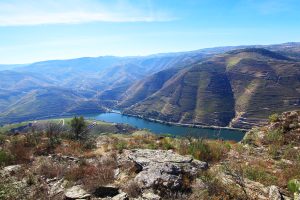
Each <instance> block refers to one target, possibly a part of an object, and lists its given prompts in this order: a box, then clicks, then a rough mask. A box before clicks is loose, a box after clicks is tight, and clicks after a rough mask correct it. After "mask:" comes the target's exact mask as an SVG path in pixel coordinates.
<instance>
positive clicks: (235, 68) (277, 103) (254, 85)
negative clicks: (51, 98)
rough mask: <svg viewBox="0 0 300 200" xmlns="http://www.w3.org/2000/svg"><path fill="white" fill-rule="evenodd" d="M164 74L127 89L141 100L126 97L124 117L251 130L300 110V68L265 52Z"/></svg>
mask: <svg viewBox="0 0 300 200" xmlns="http://www.w3.org/2000/svg"><path fill="white" fill-rule="evenodd" d="M160 73H163V74H164V76H160V74H155V75H153V76H151V77H148V79H146V80H144V81H142V82H139V83H138V85H137V87H132V88H130V89H129V90H127V92H126V93H127V94H134V95H129V96H131V97H141V98H134V101H132V99H130V98H124V99H123V101H122V103H121V104H120V106H121V107H126V106H127V108H126V109H125V113H130V114H138V115H142V116H145V117H151V118H157V119H161V120H165V121H171V122H180V123H193V124H203V125H217V126H228V125H230V126H233V127H239V128H250V127H251V126H252V125H254V124H257V123H258V122H263V121H264V120H263V119H264V118H266V117H267V116H268V115H270V114H272V113H274V112H281V111H283V110H291V109H295V108H297V107H299V105H300V63H299V62H297V61H295V60H293V59H290V58H288V57H285V56H283V55H281V54H278V53H275V52H271V51H268V50H265V49H243V50H235V51H232V52H229V53H226V54H222V55H219V56H215V57H213V58H211V59H209V60H207V61H203V62H201V63H196V64H193V65H192V66H189V67H186V68H184V69H181V70H178V71H177V72H176V73H174V71H172V72H169V71H164V72H160ZM157 77H162V78H159V79H157ZM169 77H170V78H169ZM158 80H159V81H158ZM136 88H138V89H136ZM149 88H151V89H149Z"/></svg>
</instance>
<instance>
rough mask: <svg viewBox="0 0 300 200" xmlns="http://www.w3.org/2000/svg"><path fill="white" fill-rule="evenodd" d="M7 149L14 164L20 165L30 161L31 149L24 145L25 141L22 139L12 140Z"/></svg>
mask: <svg viewBox="0 0 300 200" xmlns="http://www.w3.org/2000/svg"><path fill="white" fill-rule="evenodd" d="M8 149H9V151H10V152H11V154H12V156H13V157H14V160H15V162H16V163H18V164H22V163H29V162H30V161H31V158H32V155H33V149H32V147H28V145H26V141H25V140H24V139H23V138H21V139H15V140H13V141H12V142H11V145H10V146H9V148H8Z"/></svg>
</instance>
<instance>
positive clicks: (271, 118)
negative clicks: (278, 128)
mask: <svg viewBox="0 0 300 200" xmlns="http://www.w3.org/2000/svg"><path fill="white" fill-rule="evenodd" d="M278 120H279V115H278V114H277V113H275V114H273V115H270V116H269V121H270V122H278Z"/></svg>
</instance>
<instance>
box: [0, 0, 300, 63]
mask: <svg viewBox="0 0 300 200" xmlns="http://www.w3.org/2000/svg"><path fill="white" fill-rule="evenodd" d="M299 10H300V1H299V0H0V63H1V64H17V63H32V62H36V61H41V60H50V59H68V58H76V57H96V56H104V55H115V56H138V55H148V54H155V53H166V52H179V51H190V50H196V49H202V48H208V47H216V46H234V45H251V44H278V43H284V42H300V12H299Z"/></svg>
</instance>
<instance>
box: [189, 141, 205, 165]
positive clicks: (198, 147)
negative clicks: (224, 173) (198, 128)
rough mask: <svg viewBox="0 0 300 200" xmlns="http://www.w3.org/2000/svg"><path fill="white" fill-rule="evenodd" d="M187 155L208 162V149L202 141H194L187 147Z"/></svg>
mask: <svg viewBox="0 0 300 200" xmlns="http://www.w3.org/2000/svg"><path fill="white" fill-rule="evenodd" d="M188 153H189V154H190V155H192V156H193V157H194V158H195V159H198V160H204V161H209V160H210V149H209V146H208V145H207V143H206V142H205V141H204V140H203V139H194V140H193V141H192V142H191V143H190V145H189V148H188Z"/></svg>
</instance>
